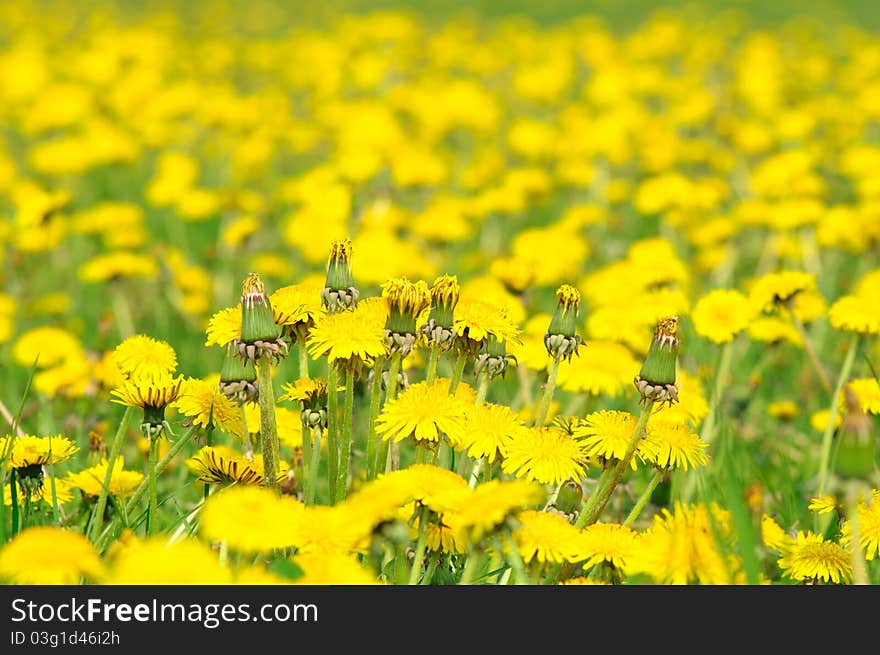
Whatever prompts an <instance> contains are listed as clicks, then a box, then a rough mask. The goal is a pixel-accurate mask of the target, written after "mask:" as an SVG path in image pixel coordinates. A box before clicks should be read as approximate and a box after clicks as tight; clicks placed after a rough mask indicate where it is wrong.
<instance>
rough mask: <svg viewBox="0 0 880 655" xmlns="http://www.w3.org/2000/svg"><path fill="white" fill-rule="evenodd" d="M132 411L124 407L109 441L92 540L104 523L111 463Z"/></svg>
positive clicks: (119, 445)
mask: <svg viewBox="0 0 880 655" xmlns="http://www.w3.org/2000/svg"><path fill="white" fill-rule="evenodd" d="M133 413H134V408H133V407H126V408H125V413H124V414H123V415H122V420H120V421H119V425H118V426H117V428H116V434H115V435H114V437H113V441H112V442H111V443H110V452H109V453H108V455H107V471H106V472H105V473H104V482H103V484H102V485H101V491H100V493H99V494H98V502H97V504H96V505H95V515H94V519H92V526H91V530H90V532H91V536H92V541H94V540H95V539H96V538H97V536H98V534H99V533H100V530H101V526H102V525H103V523H104V510H105V509H106V508H107V495H108V494H109V493H110V479H111V478H112V477H113V465H114V463H115V462H116V458H117V457H118V456H119V451H120V450H121V449H122V440H123V437H124V436H125V430H126V428H128V422H129V421H130V420H131V415H132V414H133Z"/></svg>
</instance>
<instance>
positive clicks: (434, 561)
mask: <svg viewBox="0 0 880 655" xmlns="http://www.w3.org/2000/svg"><path fill="white" fill-rule="evenodd" d="M439 564H440V553H437V554H436V555H435V556H434V557H432V558H431V561H429V562H428V568H427V569H425V575H423V576H422V579H421V581H420V582H419V584H420V585H429V584H431V580H433V579H434V573H435V571H437V566H438V565H439Z"/></svg>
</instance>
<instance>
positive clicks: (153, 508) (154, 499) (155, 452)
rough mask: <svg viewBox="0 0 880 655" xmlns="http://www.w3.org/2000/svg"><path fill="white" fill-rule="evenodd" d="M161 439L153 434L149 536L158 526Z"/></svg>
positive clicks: (150, 469) (151, 438) (151, 442)
mask: <svg viewBox="0 0 880 655" xmlns="http://www.w3.org/2000/svg"><path fill="white" fill-rule="evenodd" d="M159 439H160V437H159V436H158V435H157V436H152V437H150V455H149V458H150V464H149V471H148V473H149V476H150V477H149V490H150V505H149V508H148V509H147V536H148V537H149V536H150V535H151V534H153V530H155V528H156V514H157V513H158V509H159V502H158V501H159V497H158V494H157V492H156V477H157V476H158V472H157V470H156V469H157V464H158V459H159Z"/></svg>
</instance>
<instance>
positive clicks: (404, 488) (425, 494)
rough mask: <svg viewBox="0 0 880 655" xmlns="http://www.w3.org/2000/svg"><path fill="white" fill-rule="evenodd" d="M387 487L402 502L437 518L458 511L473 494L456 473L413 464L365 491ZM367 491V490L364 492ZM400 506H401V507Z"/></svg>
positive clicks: (375, 483) (379, 479)
mask: <svg viewBox="0 0 880 655" xmlns="http://www.w3.org/2000/svg"><path fill="white" fill-rule="evenodd" d="M370 487H373V488H376V487H389V488H391V489H394V490H395V493H397V494H400V495H399V496H398V497H399V498H402V499H405V500H404V501H403V502H409V501H415V502H416V503H418V504H419V505H423V506H425V507H428V508H430V509H431V510H432V511H433V512H435V513H436V514H443V513H444V512H447V511H450V510H453V509H457V508H458V507H459V506H460V504H461V503H462V502H466V501H465V500H464V496H467V495H468V494H470V493H472V490H471V488H470V487H469V486H468V484H467V482H466V481H465V480H464V478H462V477H461V476H459V475H458V474H456V473H453V472H452V471H448V470H446V469H444V468H440V467H439V466H434V465H432V464H414V465H412V466H408V467H407V468H405V469H401V470H399V471H392V472H391V473H387V474H385V475H383V476H381V477H379V478H378V479H377V480H376V481H375V482H373V483H372V484H371V485H368V487H367V489H368V488H370ZM365 491H366V489H365ZM403 502H402V503H400V504H403Z"/></svg>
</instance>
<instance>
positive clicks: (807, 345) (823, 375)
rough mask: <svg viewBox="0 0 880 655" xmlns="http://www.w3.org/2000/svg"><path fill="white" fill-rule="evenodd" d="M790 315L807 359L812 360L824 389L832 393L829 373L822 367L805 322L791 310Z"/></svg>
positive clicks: (811, 362)
mask: <svg viewBox="0 0 880 655" xmlns="http://www.w3.org/2000/svg"><path fill="white" fill-rule="evenodd" d="M789 314H791V322H792V323H793V324H794V327H795V329H796V330H797V332H798V334H800V335H801V341H803V342H804V350H805V351H806V353H807V358H808V359H809V360H810V364H812V365H813V369H814V370H815V371H816V374H817V375H818V376H819V381H820V382H821V383H822V387H823V388H824V389H825V391H827V392H828V393H831V380H830V379H829V377H828V372H827V371H826V370H825V367H824V366H822V362H821V361H819V356H818V355H817V354H816V349H815V347H814V346H813V342H812V341H811V340H810V336H809V335H808V334H807V328H806V327H805V326H804V324H803V322H801V319H799V318H798V317H797V316H796V315H795V313H794V310H790V311H789Z"/></svg>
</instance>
